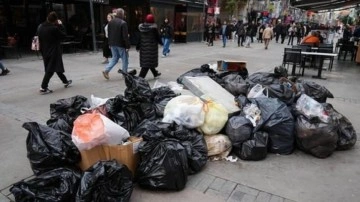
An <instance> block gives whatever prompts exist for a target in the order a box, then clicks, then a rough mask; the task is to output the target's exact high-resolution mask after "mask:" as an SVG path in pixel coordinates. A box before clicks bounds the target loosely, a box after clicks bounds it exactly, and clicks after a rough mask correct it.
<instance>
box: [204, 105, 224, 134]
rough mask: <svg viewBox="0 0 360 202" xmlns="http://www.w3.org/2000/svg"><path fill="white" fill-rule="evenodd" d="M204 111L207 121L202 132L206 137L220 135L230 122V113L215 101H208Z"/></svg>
mask: <svg viewBox="0 0 360 202" xmlns="http://www.w3.org/2000/svg"><path fill="white" fill-rule="evenodd" d="M204 109H205V121H204V124H203V125H202V126H201V127H200V130H201V131H202V132H203V133H204V134H206V135H214V134H217V133H219V132H220V130H221V129H222V128H223V127H224V126H225V124H226V122H227V120H228V114H229V113H228V111H227V110H226V109H225V107H224V106H223V105H221V104H219V103H216V102H214V101H206V102H205V105H204Z"/></svg>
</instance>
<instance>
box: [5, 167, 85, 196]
mask: <svg viewBox="0 0 360 202" xmlns="http://www.w3.org/2000/svg"><path fill="white" fill-rule="evenodd" d="M80 178H81V173H80V172H79V171H76V170H71V169H69V168H56V169H53V170H50V171H48V172H45V173H43V174H41V175H39V176H37V177H35V178H33V179H30V180H27V181H20V182H17V183H15V184H14V185H13V186H12V187H11V188H10V192H11V193H12V194H13V195H14V197H15V200H16V201H17V202H28V201H56V202H60V201H61V202H74V201H75V196H76V192H77V190H78V187H79V184H80Z"/></svg>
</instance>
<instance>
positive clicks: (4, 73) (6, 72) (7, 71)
mask: <svg viewBox="0 0 360 202" xmlns="http://www.w3.org/2000/svg"><path fill="white" fill-rule="evenodd" d="M8 73H10V70H8V69H5V70H4V71H2V72H1V74H0V75H1V76H5V75H6V74H8Z"/></svg>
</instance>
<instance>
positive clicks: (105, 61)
mask: <svg viewBox="0 0 360 202" xmlns="http://www.w3.org/2000/svg"><path fill="white" fill-rule="evenodd" d="M107 63H109V61H108V60H104V61H103V62H102V63H101V64H107Z"/></svg>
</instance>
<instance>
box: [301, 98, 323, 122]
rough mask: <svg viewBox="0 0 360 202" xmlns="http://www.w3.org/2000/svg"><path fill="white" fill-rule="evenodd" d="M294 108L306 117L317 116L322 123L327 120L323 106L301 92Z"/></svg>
mask: <svg viewBox="0 0 360 202" xmlns="http://www.w3.org/2000/svg"><path fill="white" fill-rule="evenodd" d="M295 108H296V110H297V111H298V112H299V113H301V114H302V115H304V116H306V117H307V118H308V119H312V118H319V119H320V120H321V121H322V122H324V123H327V122H328V121H329V115H328V114H327V112H325V110H324V107H323V106H322V105H321V104H320V103H318V102H317V101H316V100H314V99H312V98H311V97H309V96H307V95H305V94H302V95H301V96H300V98H299V99H298V100H297V102H296V106H295Z"/></svg>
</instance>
